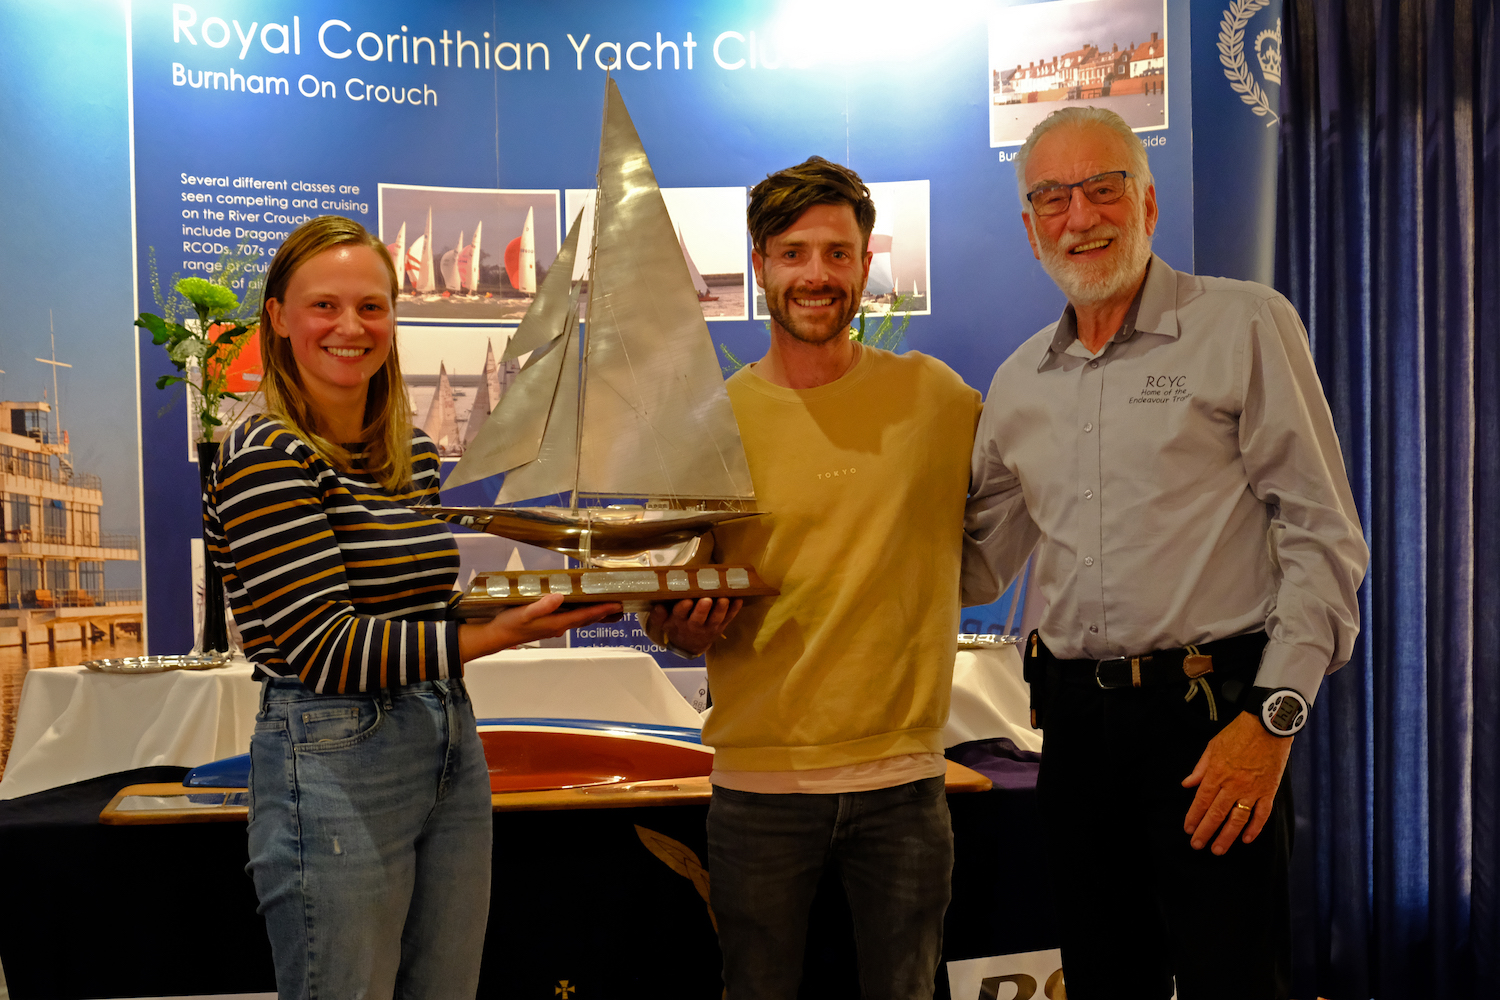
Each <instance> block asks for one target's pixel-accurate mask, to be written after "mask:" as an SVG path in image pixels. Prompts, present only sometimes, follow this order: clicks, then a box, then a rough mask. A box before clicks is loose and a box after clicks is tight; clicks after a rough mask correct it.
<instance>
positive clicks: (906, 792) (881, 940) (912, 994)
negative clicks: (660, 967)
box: [708, 776, 953, 1000]
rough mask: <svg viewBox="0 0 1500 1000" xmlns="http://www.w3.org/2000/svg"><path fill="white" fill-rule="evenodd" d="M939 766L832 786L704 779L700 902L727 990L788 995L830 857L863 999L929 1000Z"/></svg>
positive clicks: (937, 895) (945, 838) (937, 892)
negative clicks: (890, 782) (703, 894)
mask: <svg viewBox="0 0 1500 1000" xmlns="http://www.w3.org/2000/svg"><path fill="white" fill-rule="evenodd" d="M943 788H944V780H943V778H942V777H941V776H939V777H935V778H927V779H924V780H922V781H913V782H909V783H907V784H904V785H897V786H895V787H893V788H881V789H877V790H875V791H871V792H848V793H845V794H841V795H803V794H795V795H763V794H759V793H756V792H740V791H735V790H734V789H730V788H715V789H714V795H713V800H712V801H711V802H710V804H709V807H708V871H709V877H710V882H709V902H710V903H711V905H712V906H713V909H714V916H715V917H716V919H717V920H718V924H719V944H720V946H721V947H722V948H723V951H724V984H725V987H726V989H727V996H728V1000H796V996H797V985H798V982H799V981H800V980H801V978H802V956H803V951H804V949H805V946H806V943H807V919H808V911H809V910H810V909H811V907H812V902H813V896H814V894H815V893H816V892H817V888H818V881H819V879H820V878H821V877H822V875H823V870H824V867H825V866H827V865H835V866H837V870H838V873H839V877H840V879H841V880H842V882H843V884H844V891H845V893H846V894H847V895H848V897H849V909H850V911H851V913H852V914H853V917H854V940H855V945H856V949H857V951H858V955H859V983H860V992H861V994H862V996H864V998H865V1000H929V998H930V997H931V996H932V989H933V983H934V980H935V978H936V975H937V965H938V959H939V956H940V955H941V953H942V948H943V914H944V913H946V912H947V909H948V898H949V884H950V882H951V880H952V877H953V828H952V826H951V825H950V823H949V819H948V799H947V796H946V794H945V793H944V790H943Z"/></svg>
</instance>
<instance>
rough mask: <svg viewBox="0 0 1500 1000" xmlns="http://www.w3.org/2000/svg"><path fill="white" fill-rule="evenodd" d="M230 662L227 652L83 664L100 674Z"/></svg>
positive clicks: (154, 671)
mask: <svg viewBox="0 0 1500 1000" xmlns="http://www.w3.org/2000/svg"><path fill="white" fill-rule="evenodd" d="M232 662H233V657H231V656H230V655H229V654H228V653H176V654H173V655H171V656H125V657H120V658H117V659H105V660H89V661H88V662H86V663H85V664H84V666H85V667H88V668H89V669H90V670H95V671H98V672H99V673H101V674H159V673H162V672H163V671H166V670H212V669H214V668H215V667H227V666H229V664H230V663H232Z"/></svg>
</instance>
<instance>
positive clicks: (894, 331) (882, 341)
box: [849, 295, 911, 351]
mask: <svg viewBox="0 0 1500 1000" xmlns="http://www.w3.org/2000/svg"><path fill="white" fill-rule="evenodd" d="M909 301H911V296H910V295H897V296H896V299H895V301H894V302H892V303H891V308H890V310H889V311H888V312H887V313H886V314H885V315H884V316H881V317H880V322H879V323H878V324H876V326H875V329H874V330H869V328H868V321H869V312H870V310H869V307H868V306H866V307H864V308H862V309H860V311H859V318H858V319H857V320H856V323H857V326H856V328H855V329H853V330H850V331H849V339H850V340H857V341H859V342H860V343H861V344H868V345H869V346H870V347H878V348H880V349H881V350H885V351H896V350H898V349H899V348H900V347H901V345H902V343H904V342H905V341H906V328H907V327H909V326H911V307H910V306H907V307H906V308H905V309H903V308H901V307H902V306H904V305H906V304H907V303H908V302H909ZM898 312H899V313H900V314H901V322H900V324H899V325H898V324H897V323H896V322H895V316H896V314H897V313H898Z"/></svg>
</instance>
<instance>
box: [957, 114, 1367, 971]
mask: <svg viewBox="0 0 1500 1000" xmlns="http://www.w3.org/2000/svg"><path fill="white" fill-rule="evenodd" d="M1015 166H1016V176H1017V180H1018V183H1019V186H1020V194H1021V208H1022V215H1021V218H1022V221H1023V222H1024V223H1025V226H1026V233H1027V237H1028V238H1029V240H1030V241H1031V247H1032V252H1033V253H1034V254H1035V255H1036V258H1037V259H1038V260H1040V261H1041V262H1042V267H1043V268H1044V269H1045V270H1046V272H1047V274H1048V275H1050V276H1051V277H1052V279H1053V280H1054V281H1055V282H1056V283H1057V285H1058V287H1059V288H1061V289H1062V290H1063V292H1064V293H1065V294H1066V295H1067V298H1068V306H1067V308H1066V309H1065V310H1064V312H1063V315H1062V317H1061V318H1060V319H1059V320H1058V321H1057V322H1056V323H1054V324H1052V325H1050V326H1048V327H1046V328H1045V329H1043V330H1042V331H1040V332H1039V333H1037V334H1036V335H1035V336H1034V337H1032V338H1031V339H1030V340H1028V341H1027V342H1026V343H1025V344H1024V345H1022V346H1021V348H1020V349H1019V350H1017V351H1016V352H1015V354H1013V355H1012V356H1011V357H1010V358H1009V359H1008V360H1007V361H1006V362H1005V363H1004V364H1003V365H1001V366H1000V370H999V371H998V372H996V373H995V379H994V382H993V383H992V384H991V386H990V392H989V396H988V398H987V399H986V402H985V407H984V414H983V417H982V418H981V422H980V426H979V431H978V434H977V437H976V439H975V443H974V457H973V468H972V484H971V488H970V489H971V493H970V500H969V507H968V512H967V518H966V523H965V529H966V533H967V535H968V538H969V539H970V541H971V542H974V543H977V545H978V546H979V548H980V550H982V551H983V553H984V556H985V558H984V559H983V560H970V561H968V562H966V564H965V580H964V591H965V600H966V603H978V602H981V601H984V600H988V599H992V598H993V595H994V594H995V593H996V592H997V591H998V589H999V587H1000V585H1001V584H1003V583H1005V582H1007V581H1009V580H1010V579H1012V578H1013V577H1014V576H1015V575H1016V574H1017V572H1018V571H1019V570H1020V569H1021V567H1022V565H1023V564H1024V562H1025V560H1026V558H1027V556H1028V555H1029V554H1031V552H1032V550H1033V549H1034V548H1035V550H1036V560H1037V565H1036V580H1037V585H1038V588H1037V589H1038V591H1039V592H1040V597H1041V601H1042V604H1043V612H1042V617H1041V620H1040V624H1039V627H1038V629H1037V631H1035V632H1033V633H1032V634H1031V635H1030V637H1029V638H1028V639H1027V643H1026V648H1025V664H1026V676H1027V680H1028V681H1030V683H1031V700H1032V722H1033V725H1035V726H1037V727H1039V728H1042V729H1043V730H1044V731H1045V740H1044V745H1043V750H1042V770H1041V777H1040V781H1039V784H1038V794H1039V798H1040V803H1041V810H1042V816H1043V822H1044V824H1045V826H1046V833H1047V843H1048V854H1049V869H1050V878H1051V880H1052V882H1053V885H1054V888H1055V892H1054V894H1053V900H1054V905H1055V908H1056V910H1057V915H1058V918H1059V925H1060V929H1061V933H1062V949H1063V974H1064V978H1065V980H1066V982H1067V992H1068V996H1069V998H1070V1000H1090V998H1096V997H1107V998H1110V1000H1120V998H1128V997H1143V998H1145V997H1150V998H1165V997H1169V996H1171V995H1172V991H1173V988H1174V980H1175V988H1176V991H1177V996H1178V997H1179V998H1180V1000H1195V998H1212V1000H1232V998H1240V997H1243V998H1256V1000H1265V998H1271V997H1277V998H1284V997H1286V996H1287V990H1288V985H1289V978H1290V961H1291V946H1290V931H1289V923H1290V915H1289V907H1288V881H1287V877H1288V876H1287V861H1288V856H1289V854H1290V851H1291V833H1292V808H1291V797H1290V788H1289V787H1288V786H1286V785H1285V784H1283V783H1282V780H1281V779H1282V772H1283V769H1284V768H1285V766H1286V761H1287V755H1288V753H1289V752H1290V750H1291V743H1292V737H1293V735H1294V734H1295V733H1296V732H1297V731H1298V730H1299V729H1301V727H1302V725H1303V724H1304V723H1305V722H1306V719H1307V716H1308V714H1309V710H1310V706H1311V703H1312V700H1313V698H1314V696H1315V695H1316V694H1317V690H1318V686H1319V684H1320V682H1321V681H1322V678H1323V676H1324V675H1325V674H1326V673H1329V672H1331V671H1333V670H1335V669H1337V668H1338V667H1340V666H1341V665H1343V664H1344V663H1345V662H1346V661H1347V660H1348V659H1349V656H1350V653H1351V649H1352V647H1353V644H1354V639H1355V636H1356V634H1357V633H1358V629H1359V616H1358V606H1357V604H1356V597H1355V591H1356V589H1357V588H1358V586H1359V583H1360V581H1361V579H1362V578H1363V576H1364V570H1365V565H1366V562H1367V561H1368V550H1367V548H1366V546H1365V542H1364V538H1363V534H1362V532H1361V529H1360V524H1359V520H1358V515H1357V514H1356V512H1355V508H1354V500H1353V497H1352V496H1351V494H1350V491H1349V484H1348V480H1347V478H1346V476H1345V473H1344V465H1343V461H1342V459H1341V457H1340V453H1339V443H1338V439H1337V437H1336V436H1335V434H1334V429H1333V420H1332V418H1331V415H1330V413H1329V410H1328V404H1327V402H1326V400H1325V399H1324V396H1323V390H1322V387H1321V386H1320V385H1319V382H1318V377H1317V373H1316V371H1315V370H1314V368H1313V363H1312V357H1311V354H1310V353H1309V351H1308V344H1307V334H1306V331H1305V330H1304V329H1303V327H1302V324H1301V322H1300V320H1299V319H1298V317H1297V314H1296V312H1295V311H1294V310H1293V309H1292V307H1291V305H1290V303H1288V302H1287V301H1286V299H1284V298H1283V297H1282V296H1281V295H1279V294H1278V293H1276V292H1275V291H1274V290H1272V289H1270V288H1267V287H1265V286H1263V285H1257V284H1253V283H1250V282H1244V281H1232V280H1229V279H1224V278H1205V277H1198V276H1195V275H1192V274H1186V273H1183V272H1180V271H1175V270H1173V269H1172V268H1171V267H1170V266H1168V265H1167V263H1166V262H1165V261H1163V260H1162V259H1161V258H1160V257H1156V256H1154V255H1153V254H1152V252H1151V234H1152V232H1153V231H1154V230H1155V228H1156V220H1157V204H1156V189H1155V187H1154V186H1153V184H1152V179H1151V170H1150V165H1149V163H1148V161H1147V156H1146V150H1145V148H1144V147H1143V146H1142V144H1141V142H1140V139H1139V138H1138V137H1137V136H1136V135H1135V134H1134V133H1133V132H1132V131H1131V129H1130V127H1129V126H1128V125H1127V124H1126V123H1125V122H1124V121H1123V120H1122V119H1120V117H1119V116H1118V115H1116V114H1114V113H1113V112H1110V111H1104V110H1100V109H1096V108H1068V109H1065V110H1063V111H1058V112H1056V113H1054V114H1052V115H1051V116H1050V117H1048V118H1047V119H1046V120H1045V121H1043V122H1042V123H1041V124H1040V125H1038V126H1037V127H1036V129H1035V130H1034V131H1033V132H1032V133H1031V136H1030V137H1029V138H1028V139H1027V140H1026V143H1025V144H1024V145H1023V146H1022V147H1021V149H1020V151H1019V152H1018V153H1017V155H1016V159H1015ZM1205 848H1206V849H1205Z"/></svg>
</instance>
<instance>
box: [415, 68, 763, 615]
mask: <svg viewBox="0 0 1500 1000" xmlns="http://www.w3.org/2000/svg"><path fill="white" fill-rule="evenodd" d="M582 217H583V213H581V212H580V213H579V216H578V218H576V219H574V221H573V224H572V226H571V227H570V228H569V230H568V235H567V239H565V240H564V241H563V245H562V247H561V249H559V251H558V254H557V258H556V259H555V260H554V261H553V262H552V267H551V268H549V269H548V271H547V275H546V278H545V280H543V282H542V285H541V287H540V288H539V289H538V290H537V295H536V298H535V300H533V302H532V304H531V308H530V309H529V310H527V313H526V316H525V318H524V319H523V320H522V321H521V325H520V327H519V328H518V329H517V330H516V333H515V336H513V337H512V338H511V341H510V344H509V345H508V346H507V347H506V350H505V356H504V359H505V360H507V361H509V360H512V359H515V358H518V357H520V356H521V355H523V354H526V353H527V352H530V353H531V357H530V359H529V360H528V361H527V363H526V366H525V367H524V368H522V369H521V371H520V373H519V375H518V376H517V377H516V381H515V383H514V384H513V385H512V386H511V388H510V389H509V390H508V391H507V392H506V393H505V395H504V396H503V397H502V398H501V400H500V405H499V406H497V407H496V408H495V411H494V412H493V413H492V414H491V415H490V417H489V420H488V421H486V423H485V424H484V426H483V427H482V428H480V430H479V433H478V434H477V435H476V436H475V438H474V441H473V442H472V443H471V444H470V445H469V447H468V449H467V450H466V451H465V453H464V456H463V458H461V459H460V460H459V462H458V464H457V466H455V467H454V469H453V472H452V473H451V474H450V475H449V477H448V480H447V483H446V484H445V486H460V485H463V484H464V483H469V482H474V481H476V480H479V479H483V478H485V477H487V476H492V475H496V474H498V473H501V472H504V473H506V476H505V482H504V484H503V485H502V487H501V489H500V493H499V495H498V496H497V497H496V498H495V503H496V504H497V505H500V504H507V503H513V502H516V501H524V500H531V499H534V498H538V497H547V496H552V495H556V494H563V493H570V494H571V502H570V503H569V505H568V506H566V507H563V506H555V507H509V506H494V507H436V508H433V507H424V508H422V510H423V513H428V514H432V515H433V516H436V517H438V518H441V519H443V520H446V521H449V522H451V523H454V524H459V525H462V526H464V527H468V528H473V529H476V530H482V531H487V532H490V533H491V534H495V535H501V536H503V537H506V538H510V539H513V540H515V541H520V542H527V543H529V544H532V545H539V546H542V547H544V548H548V549H551V550H553V551H555V552H561V553H563V554H565V555H568V556H571V557H572V558H574V559H576V560H578V561H579V562H580V563H581V564H582V568H581V569H572V570H542V571H535V570H533V571H527V570H517V571H492V572H484V573H478V574H476V575H475V577H474V579H473V581H471V582H470V584H469V587H468V589H467V591H466V592H465V594H464V597H463V598H462V599H461V600H460V602H459V605H458V614H459V616H460V617H463V618H477V617H484V616H489V615H493V614H494V613H495V612H496V611H497V610H499V609H500V608H502V607H505V606H507V605H513V604H522V603H526V602H529V601H533V600H535V599H536V598H537V597H539V596H541V595H543V594H547V593H562V594H564V595H566V603H569V604H575V603H598V602H607V601H620V602H622V603H624V604H625V606H626V609H627V610H640V609H643V608H645V607H648V606H649V605H650V604H651V603H653V602H655V601H668V600H679V599H682V598H698V597H715V598H717V597H755V596H764V595H771V594H775V593H777V591H776V590H775V589H774V588H772V587H768V586H766V584H765V583H764V582H763V581H762V580H761V579H760V577H759V575H758V574H757V573H756V572H755V568H754V567H753V566H747V565H735V566H725V565H707V564H706V562H705V560H704V559H703V558H702V556H700V554H699V552H698V549H699V546H700V542H701V541H702V536H703V534H704V533H705V532H707V531H709V530H710V529H711V528H713V527H714V525H716V524H722V523H724V522H725V521H731V520H736V519H739V518H745V517H754V516H757V515H758V514H759V513H760V512H758V511H756V510H755V489H754V486H753V485H752V484H751V482H750V470H749V466H748V465H747V463H746V461H745V452H744V448H743V447H742V445H741V443H740V433H739V427H738V425H737V424H736V423H735V419H734V411H733V410H732V409H731V407H730V404H729V394H728V393H727V392H726V391H725V388H724V379H723V376H722V375H721V374H720V371H719V365H718V359H717V356H716V354H715V351H714V346H713V341H712V340H711V339H710V338H709V335H708V326H707V324H705V323H704V321H703V311H702V307H701V306H700V305H699V304H698V295H697V292H696V290H695V289H694V287H693V282H692V278H691V277H690V275H689V274H688V268H687V263H686V261H685V259H684V257H683V255H682V248H681V246H680V244H679V241H678V237H677V232H676V230H675V229H674V228H673V226H672V220H671V218H670V217H669V216H668V214H667V206H666V203H665V202H664V201H663V200H662V196H661V190H660V188H658V187H657V184H656V177H655V175H654V174H653V172H652V170H651V164H650V163H649V162H648V161H647V159H646V152H645V150H644V149H643V148H642V147H641V140H640V137H639V136H638V135H637V134H636V131H635V126H634V125H633V124H631V121H630V116H629V114H628V113H627V112H626V110H625V103H624V101H622V100H621V98H620V92H619V89H618V88H617V87H616V86H615V82H614V80H613V79H610V78H608V77H606V80H605V101H604V125H603V129H602V134H601V137H600V147H599V173H598V195H597V200H596V203H595V208H594V230H593V233H592V236H591V244H592V247H593V253H592V255H591V259H590V263H589V271H588V306H587V311H586V315H585V316H584V317H583V326H582V328H581V329H580V326H579V319H580V317H579V299H580V293H581V289H580V288H579V286H578V285H577V284H575V283H574V282H573V280H572V278H573V268H574V261H575V259H576V256H577V253H578V241H579V229H580V227H581V222H582ZM619 500H626V501H634V502H625V503H619V502H615V503H611V502H610V501H619Z"/></svg>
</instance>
